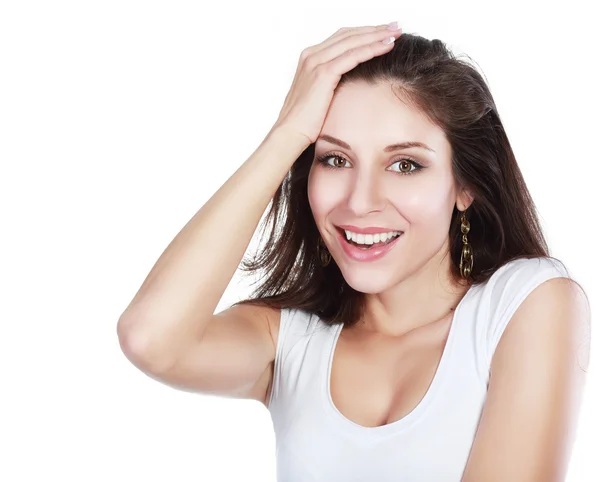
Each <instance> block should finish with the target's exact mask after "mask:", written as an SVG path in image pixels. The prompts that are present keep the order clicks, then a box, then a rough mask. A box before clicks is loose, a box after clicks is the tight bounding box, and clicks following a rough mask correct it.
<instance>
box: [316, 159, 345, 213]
mask: <svg viewBox="0 0 600 482" xmlns="http://www.w3.org/2000/svg"><path fill="white" fill-rule="evenodd" d="M335 184H336V183H335V180H334V179H332V178H331V177H328V176H326V175H324V173H323V172H322V169H320V168H319V167H314V168H313V169H312V170H311V171H310V174H309V176H308V202H309V204H310V208H311V209H312V211H313V215H314V217H315V219H317V218H319V217H322V216H323V215H325V214H327V213H328V212H329V211H331V210H332V209H334V208H335V206H337V205H338V204H339V202H340V197H341V196H340V193H341V192H342V189H341V186H336V185H335Z"/></svg>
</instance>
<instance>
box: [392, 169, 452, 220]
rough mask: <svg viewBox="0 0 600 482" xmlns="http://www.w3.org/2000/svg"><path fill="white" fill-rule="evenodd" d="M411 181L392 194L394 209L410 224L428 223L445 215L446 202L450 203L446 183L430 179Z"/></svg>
mask: <svg viewBox="0 0 600 482" xmlns="http://www.w3.org/2000/svg"><path fill="white" fill-rule="evenodd" d="M423 181H425V182H421V183H418V184H417V183H416V182H415V183H413V184H412V185H410V186H408V185H407V186H406V188H405V189H398V190H396V192H395V193H394V194H392V196H393V203H394V204H395V206H396V209H397V210H398V211H399V212H401V213H402V214H403V216H404V217H405V218H406V219H407V220H408V221H409V222H410V223H411V224H430V223H437V222H439V219H440V217H446V216H447V213H448V203H452V190H451V187H450V186H449V185H447V184H444V183H441V182H432V181H433V180H432V179H428V180H425V179H423Z"/></svg>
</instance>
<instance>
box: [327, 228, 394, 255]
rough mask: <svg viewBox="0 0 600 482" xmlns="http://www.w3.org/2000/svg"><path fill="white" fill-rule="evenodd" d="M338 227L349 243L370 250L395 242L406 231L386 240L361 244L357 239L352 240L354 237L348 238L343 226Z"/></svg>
mask: <svg viewBox="0 0 600 482" xmlns="http://www.w3.org/2000/svg"><path fill="white" fill-rule="evenodd" d="M336 229H337V230H338V232H339V233H340V234H341V235H342V238H343V239H344V241H345V242H346V243H348V244H350V245H352V246H355V247H357V248H359V249H361V250H363V251H368V250H370V249H373V248H374V247H379V246H385V245H386V244H390V243H393V242H394V241H396V240H397V239H398V238H399V237H400V236H402V234H404V233H402V234H400V235H397V236H392V237H391V238H389V239H386V240H385V241H383V242H379V243H373V244H359V243H357V242H355V241H352V239H348V238H347V237H346V232H345V231H344V230H343V229H342V228H337V227H336Z"/></svg>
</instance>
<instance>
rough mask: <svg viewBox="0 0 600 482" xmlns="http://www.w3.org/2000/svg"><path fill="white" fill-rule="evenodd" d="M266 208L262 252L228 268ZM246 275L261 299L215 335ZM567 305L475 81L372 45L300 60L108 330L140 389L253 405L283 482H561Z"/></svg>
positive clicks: (368, 32)
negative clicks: (264, 131) (265, 116)
mask: <svg viewBox="0 0 600 482" xmlns="http://www.w3.org/2000/svg"><path fill="white" fill-rule="evenodd" d="M390 35H393V36H394V38H397V40H396V42H395V43H394V42H392V43H391V44H390V43H389V42H388V43H383V42H382V40H384V39H389V38H390ZM338 80H339V83H338ZM332 86H335V89H334V88H333V87H332ZM268 202H271V206H270V209H269V211H268V213H267V217H266V218H265V224H264V225H263V227H265V226H267V224H270V227H271V229H270V233H269V235H268V237H267V242H266V244H265V245H264V247H263V248H262V250H261V252H260V253H259V254H258V256H256V257H254V258H251V259H242V255H243V253H244V251H245V249H246V248H247V246H248V243H249V241H250V239H251V236H252V234H253V232H254V230H255V228H256V227H257V226H258V222H259V219H260V217H261V215H262V214H263V211H264V209H265V208H266V207H267V206H268ZM225 226H227V228H228V229H231V226H235V228H236V230H237V232H236V235H235V236H225V237H223V236H222V232H223V230H224V228H225ZM240 261H242V266H241V267H242V270H244V271H246V272H248V273H252V274H254V273H258V274H259V275H260V278H261V281H260V284H259V286H258V288H257V289H256V291H255V292H254V293H253V294H252V296H251V297H250V298H249V299H246V300H242V301H240V302H238V303H235V304H234V306H231V307H229V308H228V309H226V310H224V311H222V312H221V313H217V314H214V309H215V307H216V305H217V303H218V301H219V299H220V298H221V296H222V294H223V292H224V290H225V288H226V286H227V285H228V283H229V282H230V281H231V277H232V276H233V274H234V271H235V268H236V267H237V266H238V264H239V262H240ZM542 285H543V286H542ZM576 287H577V288H576ZM582 294H583V291H579V289H578V285H577V284H576V283H575V282H573V280H571V279H570V276H569V273H568V270H567V269H566V268H565V267H564V265H563V264H562V263H560V262H558V260H555V259H554V258H552V257H550V256H549V251H548V247H547V244H546V242H545V239H544V236H543V232H542V229H541V227H540V222H539V219H538V218H537V215H536V209H535V205H534V203H533V200H532V198H531V196H530V194H529V191H528V189H527V186H526V183H525V181H524V178H523V175H522V173H521V171H520V169H519V166H518V164H517V161H516V159H515V155H514V153H513V150H512V148H511V145H510V142H509V141H508V138H507V135H506V132H505V130H504V127H503V125H502V122H501V121H500V115H499V113H498V110H497V108H496V105H495V103H494V101H493V98H492V95H491V93H490V91H489V88H488V86H487V85H486V83H485V82H484V80H483V78H482V77H481V75H480V74H479V73H478V72H477V71H476V70H475V69H474V68H473V67H472V66H471V65H469V64H468V63H466V62H463V61H461V60H459V59H457V58H455V57H454V56H453V55H452V53H451V52H450V51H449V50H447V48H446V47H445V45H444V44H443V43H442V42H441V41H440V40H437V39H436V40H428V39H425V38H423V37H420V36H417V35H408V34H402V35H400V32H399V31H398V29H397V28H394V26H392V27H391V30H390V29H388V27H386V26H385V25H382V26H376V27H360V28H356V29H341V30H339V31H338V32H336V33H335V34H334V35H332V36H331V37H330V38H329V39H327V40H326V41H325V42H323V43H322V44H319V45H316V46H312V47H309V48H308V49H306V50H305V51H303V53H302V55H301V58H300V61H299V64H298V72H297V74H296V77H295V78H294V82H293V86H292V88H291V90H290V93H289V94H288V96H287V97H286V102H285V104H284V108H283V109H282V112H281V114H280V120H279V121H278V123H277V124H276V126H275V127H274V129H273V130H272V131H271V132H270V133H269V135H268V136H267V138H265V140H264V141H263V143H262V144H261V145H260V147H259V148H258V149H257V151H256V152H255V153H254V154H253V155H252V156H251V158H249V159H248V161H247V162H246V163H245V164H244V165H243V166H242V167H241V168H240V169H239V170H238V171H237V172H236V173H235V174H234V176H232V177H231V178H230V179H229V180H228V181H227V183H225V185H223V187H221V189H220V190H219V191H218V192H217V193H216V194H215V195H214V196H213V197H212V198H211V199H210V200H209V201H208V202H207V203H206V205H205V206H203V208H202V209H201V210H200V211H199V212H198V214H197V215H196V216H195V217H194V218H193V219H192V220H191V221H190V222H189V223H188V224H187V225H186V226H185V227H184V229H183V230H182V232H181V233H179V234H178V236H177V238H176V239H175V240H174V241H173V242H172V243H171V245H170V246H169V248H168V249H167V250H166V252H165V253H164V254H163V256H161V258H160V259H159V261H158V263H157V265H156V266H155V268H154V269H153V270H152V271H151V273H150V275H149V276H148V278H147V280H146V281H145V282H144V284H143V285H142V288H141V289H140V291H139V292H138V294H137V295H136V297H135V298H134V300H133V301H132V303H131V305H130V307H129V308H128V310H127V315H126V316H125V315H124V316H123V317H122V320H121V321H120V325H119V326H120V334H121V340H122V345H123V347H124V351H125V352H126V353H127V354H128V356H129V357H130V359H131V360H132V361H134V362H135V363H136V364H137V365H138V366H140V367H142V368H143V369H144V370H145V371H146V372H149V373H152V374H153V375H154V377H155V378H159V379H161V380H163V381H164V382H165V383H169V384H171V385H174V386H178V387H180V388H188V389H194V390H197V391H199V392H202V393H210V394H218V395H222V396H230V397H238V398H250V399H255V400H259V401H260V402H262V403H264V404H265V406H266V407H267V408H268V410H269V413H270V414H271V417H272V420H273V427H274V430H275V434H276V443H277V473H278V479H279V480H282V481H283V480H285V481H291V482H294V481H298V482H299V481H308V480H314V481H316V480H320V481H321V480H322V481H333V480H365V481H366V480H377V481H379V482H386V481H392V480H393V481H396V480H410V481H413V482H418V481H432V480H435V481H440V482H441V481H459V480H463V481H465V482H474V481H486V482H494V481H508V480H510V481H515V482H516V481H529V482H532V481H555V480H562V477H563V476H564V474H565V472H566V467H567V465H568V460H569V456H570V451H571V447H572V442H573V438H572V437H571V436H570V434H572V433H573V432H574V429H575V427H576V424H577V421H578V410H579V397H580V394H581V393H582V390H583V381H584V372H585V367H586V365H587V362H585V363H583V364H579V363H576V361H577V362H579V361H580V360H582V359H583V360H587V356H586V353H583V358H582V357H581V356H580V355H581V354H582V353H581V352H580V348H581V346H582V343H585V340H586V338H587V335H588V332H587V331H586V330H585V329H584V328H582V327H587V326H588V324H589V317H588V310H587V309H586V307H587V305H586V304H585V303H584V302H582V299H583V297H582V296H581V295H582ZM582 351H583V352H585V350H582ZM582 367H583V368H582ZM506 461H510V463H506Z"/></svg>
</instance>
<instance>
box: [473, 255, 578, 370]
mask: <svg viewBox="0 0 600 482" xmlns="http://www.w3.org/2000/svg"><path fill="white" fill-rule="evenodd" d="M574 285H577V283H575V282H574V281H573V280H572V278H571V276H570V274H569V272H568V270H567V268H566V267H565V265H564V264H563V263H562V262H560V261H559V260H556V259H554V258H548V257H532V258H518V259H514V260H511V261H509V262H507V263H505V264H504V265H502V266H501V267H500V268H498V269H497V270H496V271H495V272H494V273H493V274H492V276H491V277H490V278H489V280H488V281H487V282H486V283H485V284H484V286H483V288H482V294H481V301H480V303H481V309H480V311H479V313H478V316H479V319H478V326H479V334H480V336H481V338H480V340H481V344H483V347H482V349H481V352H482V356H483V365H484V367H485V369H486V370H489V368H490V365H491V362H492V357H493V356H494V353H495V350H496V348H497V345H498V343H499V341H500V339H501V338H502V336H503V334H504V332H505V330H506V328H507V326H508V325H509V324H510V323H511V320H512V319H513V316H514V315H515V313H516V312H517V310H518V309H519V307H520V306H521V305H522V304H523V303H524V301H525V300H526V299H531V301H530V302H529V304H531V303H541V304H543V303H545V302H546V300H548V299H549V298H553V297H556V296H559V298H560V299H563V300H564V299H565V296H568V294H567V293H566V292H572V291H573V289H574V288H573V286H574ZM534 292H535V295H534V294H533V293H534ZM556 292H561V293H563V294H562V295H557V293H556ZM557 299H558V298H557Z"/></svg>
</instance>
